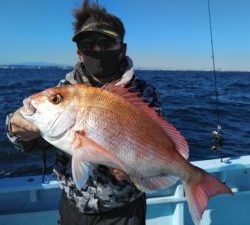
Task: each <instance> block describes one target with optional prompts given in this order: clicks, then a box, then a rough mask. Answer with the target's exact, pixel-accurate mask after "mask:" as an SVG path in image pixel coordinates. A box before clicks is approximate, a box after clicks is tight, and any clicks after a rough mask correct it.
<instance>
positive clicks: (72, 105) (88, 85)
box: [8, 2, 232, 225]
mask: <svg viewBox="0 0 250 225" xmlns="http://www.w3.org/2000/svg"><path fill="white" fill-rule="evenodd" d="M75 18H76V21H75V34H74V37H73V41H74V42H76V44H77V47H78V50H77V53H78V56H79V59H80V63H79V64H77V65H76V68H75V70H74V71H73V72H71V73H69V74H67V75H66V79H65V80H64V81H61V82H60V85H59V87H55V88H48V89H46V90H44V91H42V92H40V93H36V94H33V95H32V96H30V97H28V98H26V99H25V100H24V101H23V104H24V107H23V108H21V109H20V110H18V111H17V112H15V113H14V114H13V116H9V118H10V119H9V121H10V123H9V124H8V129H9V134H8V135H9V137H10V139H12V140H13V141H14V142H15V141H16V143H19V147H20V146H21V145H20V143H21V142H22V143H26V144H27V143H30V142H34V141H35V140H34V138H35V137H37V136H39V135H41V137H43V139H44V140H46V141H47V142H48V143H50V144H52V145H53V146H55V147H57V148H58V149H60V150H62V152H60V153H58V154H57V159H56V163H55V168H54V172H55V174H56V175H57V177H58V180H59V182H60V184H61V187H62V189H63V198H62V201H61V205H60V210H59V211H60V220H61V224H63V225H64V224H106V225H107V224H110V225H111V224H119V225H120V224H127V225H140V224H145V210H146V200H145V194H144V191H155V190H158V189H162V188H167V187H170V186H171V185H173V184H175V183H176V181H177V180H181V181H182V183H183V186H184V190H185V196H186V198H187V202H188V207H189V211H190V213H191V216H192V219H193V221H194V223H195V225H198V224H200V221H201V219H202V214H203V212H204V211H205V209H206V207H207V203H208V199H209V197H212V196H215V195H218V194H222V193H228V194H232V191H231V189H230V188H228V187H227V186H226V185H225V184H223V183H222V182H221V181H219V180H218V179H217V178H216V177H214V176H212V175H210V174H208V173H207V172H206V171H204V170H202V169H200V168H198V167H196V166H194V165H193V164H191V163H189V162H188V161H187V159H188V156H189V147H188V143H187V141H186V140H185V138H184V137H183V136H182V135H181V134H180V132H179V131H177V130H176V128H175V127H174V126H172V125H171V124H170V123H169V122H168V121H166V120H165V119H164V118H163V117H162V116H160V115H159V113H158V112H156V108H157V107H158V106H159V103H158V98H157V94H156V92H155V90H154V88H153V87H151V86H146V85H145V82H143V81H140V80H138V79H136V77H135V75H134V72H133V67H132V62H131V60H130V59H129V58H128V57H127V56H126V44H125V43H124V42H123V37H124V33H125V30H124V27H123V24H122V22H121V21H120V19H118V18H117V17H115V16H113V15H111V14H108V13H107V12H106V11H105V10H104V9H102V8H99V6H96V5H90V4H89V3H88V2H85V4H83V7H82V8H80V9H78V10H77V11H76V12H75ZM152 106H155V107H152ZM33 125H35V126H33ZM28 134H30V137H29V135H28ZM30 139H31V140H30ZM25 141H26V142H25ZM33 144H34V143H33ZM23 146H24V145H23ZM23 149H24V148H23ZM65 153H66V155H65ZM70 157H72V158H71V160H69V158H70ZM70 162H71V163H70ZM68 169H69V170H68ZM70 169H71V170H70ZM68 171H70V172H68Z"/></svg>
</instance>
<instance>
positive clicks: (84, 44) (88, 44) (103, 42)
mask: <svg viewBox="0 0 250 225" xmlns="http://www.w3.org/2000/svg"><path fill="white" fill-rule="evenodd" d="M121 45H122V43H121V42H120V41H119V42H118V41H116V40H115V39H111V38H110V39H108V38H98V39H97V38H86V39H84V40H81V41H79V42H78V43H77V46H78V48H79V49H80V50H94V48H95V47H96V46H98V47H99V48H101V49H102V50H115V49H119V48H120V47H121Z"/></svg>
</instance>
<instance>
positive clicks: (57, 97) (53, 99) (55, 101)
mask: <svg viewBox="0 0 250 225" xmlns="http://www.w3.org/2000/svg"><path fill="white" fill-rule="evenodd" d="M61 101H62V96H61V95H59V94H57V95H53V96H52V97H51V98H50V102H51V103H53V104H58V103H60V102H61Z"/></svg>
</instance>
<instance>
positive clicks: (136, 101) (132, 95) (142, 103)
mask: <svg viewBox="0 0 250 225" xmlns="http://www.w3.org/2000/svg"><path fill="white" fill-rule="evenodd" d="M102 88H103V89H104V90H107V91H110V92H112V93H115V94H117V95H119V96H121V97H123V98H124V99H126V100H127V101H128V102H130V103H132V104H133V105H134V106H136V107H137V108H139V109H141V110H142V111H144V112H145V113H146V114H147V115H148V116H150V117H151V118H152V119H153V120H154V121H156V122H157V123H158V124H159V125H160V126H161V127H162V128H163V129H164V131H165V132H166V134H167V135H168V137H169V138H170V139H171V140H172V141H173V143H174V145H175V147H176V150H177V151H178V152H179V153H180V154H181V155H182V157H183V158H185V159H188V156H189V148H188V143H187V141H186V140H185V138H184V137H183V136H182V135H181V134H180V132H179V131H177V130H176V128H175V127H173V125H171V124H170V123H168V122H167V121H166V120H165V119H164V118H163V117H161V116H160V115H159V114H158V113H157V112H156V111H155V109H154V107H150V106H149V104H148V103H147V100H146V99H145V98H143V97H140V95H141V93H139V92H135V91H132V89H131V88H125V87H123V86H121V85H116V84H115V83H109V84H107V85H105V86H103V87H102Z"/></svg>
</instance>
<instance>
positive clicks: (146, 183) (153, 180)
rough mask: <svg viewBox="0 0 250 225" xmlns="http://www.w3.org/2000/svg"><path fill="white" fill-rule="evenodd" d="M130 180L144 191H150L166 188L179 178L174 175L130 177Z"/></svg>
mask: <svg viewBox="0 0 250 225" xmlns="http://www.w3.org/2000/svg"><path fill="white" fill-rule="evenodd" d="M131 180H132V182H133V183H134V184H135V185H136V187H137V188H138V189H139V190H141V191H145V192H152V191H156V190H159V189H163V188H168V187H170V186H172V185H174V184H175V183H176V182H177V181H178V180H179V178H177V177H175V176H164V177H150V178H137V177H132V178H131Z"/></svg>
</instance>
